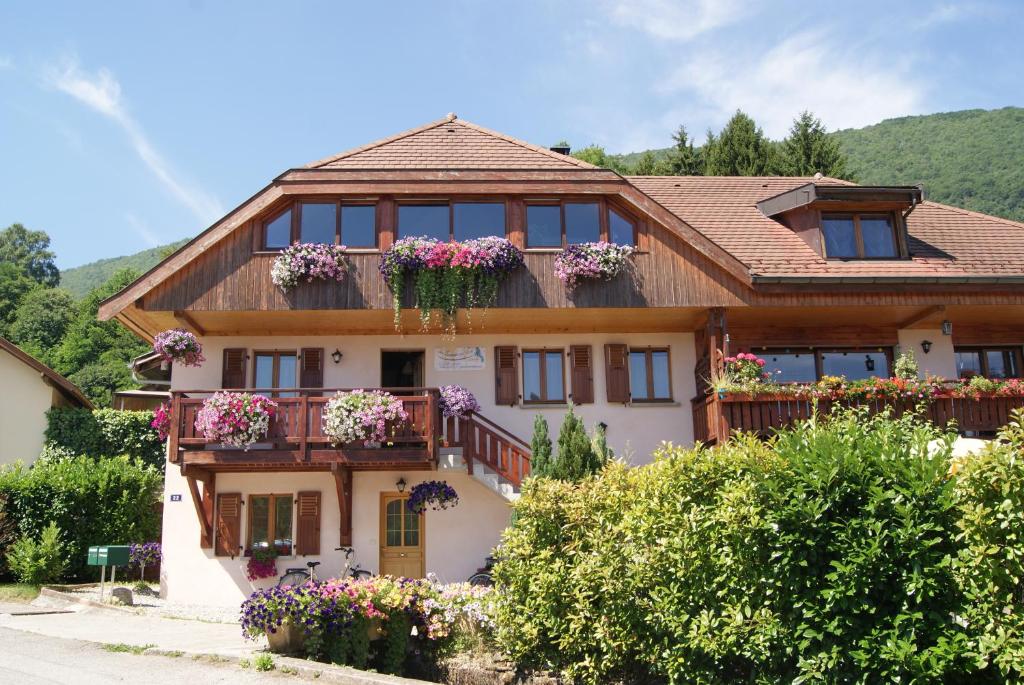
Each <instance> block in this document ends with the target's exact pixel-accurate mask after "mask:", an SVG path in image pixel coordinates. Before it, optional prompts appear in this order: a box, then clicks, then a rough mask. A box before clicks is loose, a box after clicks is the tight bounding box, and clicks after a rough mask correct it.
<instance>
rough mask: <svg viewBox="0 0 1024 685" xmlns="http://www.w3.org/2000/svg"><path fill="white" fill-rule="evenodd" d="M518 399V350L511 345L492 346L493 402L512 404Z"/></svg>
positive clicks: (500, 404)
mask: <svg viewBox="0 0 1024 685" xmlns="http://www.w3.org/2000/svg"><path fill="white" fill-rule="evenodd" d="M518 401H519V350H518V349H516V348H515V347H513V346H511V345H498V346H496V347H495V348H494V403H495V404H497V405H498V406H499V407H500V406H503V405H508V406H512V405H513V404H516V403H517V402H518Z"/></svg>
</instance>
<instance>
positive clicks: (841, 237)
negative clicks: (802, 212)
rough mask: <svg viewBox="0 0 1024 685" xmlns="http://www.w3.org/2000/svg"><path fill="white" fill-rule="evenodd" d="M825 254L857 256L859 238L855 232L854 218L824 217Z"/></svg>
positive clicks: (831, 255) (822, 226)
mask: <svg viewBox="0 0 1024 685" xmlns="http://www.w3.org/2000/svg"><path fill="white" fill-rule="evenodd" d="M821 230H822V233H824V234H825V254H826V256H828V257H856V256H857V238H856V237H855V236H854V233H853V219H835V218H831V219H824V220H823V221H822V222H821Z"/></svg>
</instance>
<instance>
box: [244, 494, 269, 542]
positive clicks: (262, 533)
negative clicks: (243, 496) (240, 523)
mask: <svg viewBox="0 0 1024 685" xmlns="http://www.w3.org/2000/svg"><path fill="white" fill-rule="evenodd" d="M249 506H250V507H251V508H252V510H251V511H250V512H249V526H250V530H249V539H250V540H252V546H253V547H268V546H269V543H268V541H269V540H270V498H269V497H267V496H266V495H258V496H255V497H250V498H249Z"/></svg>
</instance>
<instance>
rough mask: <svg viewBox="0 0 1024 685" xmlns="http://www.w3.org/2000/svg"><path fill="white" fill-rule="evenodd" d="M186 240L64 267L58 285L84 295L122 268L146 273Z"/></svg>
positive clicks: (80, 295)
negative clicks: (68, 267)
mask: <svg viewBox="0 0 1024 685" xmlns="http://www.w3.org/2000/svg"><path fill="white" fill-rule="evenodd" d="M186 242H187V241H186V240H179V241H178V242H176V243H171V244H169V245H162V246H160V247H153V248H150V249H148V250H143V251H142V252H136V253H135V254H130V255H125V256H124V257H109V258H107V259H100V260H98V261H95V262H90V263H88V264H83V265H82V266H76V267H74V268H73V269H65V270H63V271H61V272H60V287H62V288H64V289H65V290H67V291H69V292H71V294H72V295H74V296H75V297H76V298H80V297H84V296H85V295H86V293H88V292H89V291H90V290H92V289H93V288H96V287H99V286H101V285H103V284H104V283H106V282H107V280H109V279H110V277H111V276H113V275H114V274H115V273H117V272H118V271H121V270H122V269H132V270H133V271H138V272H139V273H146V272H147V271H149V270H150V269H152V268H153V267H154V266H156V265H157V263H158V262H159V261H160V260H161V259H163V257H164V256H165V255H167V254H168V253H169V252H170V251H172V250H177V249H178V248H179V247H181V246H182V245H184V244H185V243H186Z"/></svg>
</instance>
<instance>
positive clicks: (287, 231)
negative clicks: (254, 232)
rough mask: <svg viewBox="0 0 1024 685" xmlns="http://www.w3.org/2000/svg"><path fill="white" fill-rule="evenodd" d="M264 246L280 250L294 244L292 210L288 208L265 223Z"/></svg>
mask: <svg viewBox="0 0 1024 685" xmlns="http://www.w3.org/2000/svg"><path fill="white" fill-rule="evenodd" d="M263 230H264V233H263V236H264V240H263V247H265V248H266V249H268V250H279V249H281V248H285V247H288V246H289V245H291V244H292V210H291V209H287V210H285V211H283V212H281V213H280V214H278V215H277V216H276V217H275V218H273V219H271V220H270V221H268V222H267V223H265V224H264V225H263Z"/></svg>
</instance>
